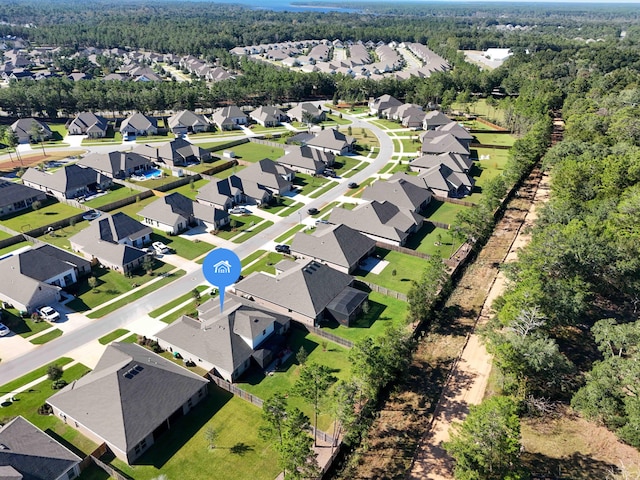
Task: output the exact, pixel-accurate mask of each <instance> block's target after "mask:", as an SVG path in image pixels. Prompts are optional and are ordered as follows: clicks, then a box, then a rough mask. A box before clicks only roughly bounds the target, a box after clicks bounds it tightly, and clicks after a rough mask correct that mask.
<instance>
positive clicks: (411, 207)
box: [362, 178, 431, 213]
mask: <svg viewBox="0 0 640 480" xmlns="http://www.w3.org/2000/svg"><path fill="white" fill-rule="evenodd" d="M362 198H363V199H365V200H377V201H378V202H381V203H382V202H384V201H389V202H391V203H392V204H394V205H396V206H397V207H399V208H401V209H406V210H408V211H410V212H415V213H420V212H421V211H423V210H424V209H426V208H427V205H428V204H429V202H430V201H431V192H430V191H429V190H427V188H425V187H422V188H421V187H418V186H416V185H414V184H413V183H411V182H407V181H405V180H404V179H403V178H394V179H393V180H387V181H384V180H378V181H376V182H373V183H372V184H371V185H369V186H367V187H366V188H365V189H364V190H363V192H362Z"/></svg>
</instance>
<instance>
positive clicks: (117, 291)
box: [67, 259, 174, 312]
mask: <svg viewBox="0 0 640 480" xmlns="http://www.w3.org/2000/svg"><path fill="white" fill-rule="evenodd" d="M173 268H174V267H173V266H172V265H169V264H167V263H164V262H161V261H160V260H158V259H154V269H153V275H149V274H147V273H146V272H143V270H142V269H141V268H140V269H138V270H136V272H134V274H133V276H132V277H126V276H125V275H122V274H121V273H118V272H115V271H113V270H109V269H108V268H104V267H103V266H101V265H98V266H96V267H94V268H93V269H92V271H91V276H94V277H95V278H96V279H97V281H98V283H97V285H96V288H95V289H92V288H91V287H89V283H88V278H87V277H85V278H83V279H82V280H81V281H80V282H79V283H78V290H77V298H75V299H74V300H72V301H70V302H69V303H67V306H68V307H69V308H72V309H74V310H75V311H77V312H84V311H86V310H90V309H93V308H96V307H98V306H100V305H102V304H103V303H104V302H106V301H108V300H111V299H113V298H115V297H118V296H120V295H122V294H124V293H127V292H129V291H130V290H131V289H132V288H134V285H144V284H145V283H147V282H149V281H150V280H152V279H154V278H157V277H158V276H159V275H160V274H163V273H167V272H169V271H170V270H173Z"/></svg>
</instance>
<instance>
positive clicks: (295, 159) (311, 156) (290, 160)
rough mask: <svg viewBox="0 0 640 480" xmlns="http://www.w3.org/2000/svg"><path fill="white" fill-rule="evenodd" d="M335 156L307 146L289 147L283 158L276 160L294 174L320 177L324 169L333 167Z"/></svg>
mask: <svg viewBox="0 0 640 480" xmlns="http://www.w3.org/2000/svg"><path fill="white" fill-rule="evenodd" d="M335 158H336V157H335V155H334V154H333V153H331V152H323V151H322V150H317V149H315V148H311V147H309V146H302V147H299V146H296V145H294V146H291V147H288V148H287V149H286V150H285V154H284V156H282V157H280V158H278V160H276V161H277V162H278V163H279V164H280V165H284V166H286V167H288V168H290V169H291V170H294V171H296V172H301V173H306V174H308V175H320V174H322V173H323V172H324V171H325V169H327V168H330V167H332V166H333V163H334V162H335Z"/></svg>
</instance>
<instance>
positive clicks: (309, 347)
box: [237, 326, 350, 433]
mask: <svg viewBox="0 0 640 480" xmlns="http://www.w3.org/2000/svg"><path fill="white" fill-rule="evenodd" d="M287 346H288V347H289V349H290V351H291V356H289V358H288V359H287V360H285V362H284V363H283V364H282V365H281V366H280V367H278V368H277V370H276V371H275V372H273V374H269V375H265V373H264V372H263V371H262V370H260V369H258V368H256V367H254V368H252V369H250V370H249V372H248V373H246V374H245V375H244V376H243V377H242V378H241V380H240V382H238V383H237V385H238V387H240V388H242V389H243V390H246V391H248V392H249V393H252V394H253V395H256V396H258V397H260V398H261V399H263V400H265V399H268V398H270V397H271V396H272V395H273V394H274V393H277V392H280V393H283V394H285V395H288V402H289V405H290V406H292V407H297V408H299V409H300V410H302V411H303V412H304V413H305V414H306V415H307V416H309V418H313V414H312V412H313V407H312V406H311V405H309V404H308V403H307V402H305V401H304V400H303V399H302V398H301V397H298V396H297V395H293V394H291V390H292V388H293V385H294V384H295V382H296V380H297V378H298V376H299V374H300V364H299V363H298V361H297V360H296V354H297V353H298V352H299V351H300V347H304V349H305V350H306V352H307V355H308V357H307V360H306V361H307V362H315V363H318V364H321V365H326V366H327V367H329V368H331V369H332V371H333V375H334V376H335V377H336V378H337V379H338V380H346V379H347V378H348V377H349V371H350V362H349V351H348V350H347V349H346V348H344V347H341V346H339V345H337V344H334V343H332V342H329V341H326V340H324V339H322V338H321V337H318V336H317V335H313V334H311V333H307V331H306V330H303V329H300V328H295V327H293V326H292V328H291V329H290V333H289V337H288V340H287ZM326 412H327V411H326V407H325V409H324V410H322V409H321V414H320V415H319V416H318V428H319V429H320V430H324V431H325V432H327V433H331V426H332V424H333V419H332V418H331V417H330V416H329V415H328V414H327V413H326Z"/></svg>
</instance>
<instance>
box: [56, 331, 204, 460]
mask: <svg viewBox="0 0 640 480" xmlns="http://www.w3.org/2000/svg"><path fill="white" fill-rule="evenodd" d="M208 383H209V381H208V380H206V379H204V378H202V377H200V376H199V375H196V374H195V373H192V372H190V371H189V370H187V369H186V368H183V367H181V366H180V365H176V364H175V363H173V362H172V361H170V360H167V359H165V358H163V357H161V356H160V355H157V354H155V353H153V352H151V351H150V350H148V349H146V348H144V347H141V346H139V345H136V344H132V343H119V342H114V343H112V344H111V345H109V346H108V347H107V348H106V350H105V351H104V353H103V354H102V357H100V360H99V361H98V364H97V365H96V367H95V369H94V370H93V371H92V372H90V373H88V374H87V375H85V376H84V377H82V378H80V379H78V380H74V381H73V382H71V383H70V384H69V385H67V386H66V387H64V388H63V389H62V390H60V391H59V392H57V393H55V394H54V395H53V396H51V397H49V399H48V400H47V403H48V404H49V405H51V407H52V408H53V413H54V415H55V416H56V417H58V418H60V419H61V420H62V421H63V422H64V423H66V424H67V425H69V426H70V427H72V428H75V429H76V430H78V431H79V432H80V433H82V434H83V435H85V436H86V437H87V438H89V439H90V440H92V441H94V442H96V443H98V444H101V443H103V442H104V443H106V444H107V446H108V447H109V449H110V450H111V451H112V452H113V454H114V455H115V456H116V457H117V458H119V459H120V460H122V461H124V462H127V463H128V464H131V463H133V462H134V461H135V460H137V459H138V458H139V457H140V456H141V455H142V454H143V453H144V452H145V451H146V450H148V449H149V448H150V447H151V446H152V445H153V444H154V443H155V442H156V441H157V440H158V439H159V438H160V437H161V436H162V434H163V433H165V432H167V431H168V430H170V429H171V428H172V427H174V426H175V424H176V422H177V421H178V420H179V419H180V418H181V417H183V416H184V415H186V414H187V413H189V411H190V410H191V409H192V408H193V407H194V406H195V405H197V404H198V403H199V402H200V401H201V400H203V399H204V398H205V397H206V396H207V384H208Z"/></svg>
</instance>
